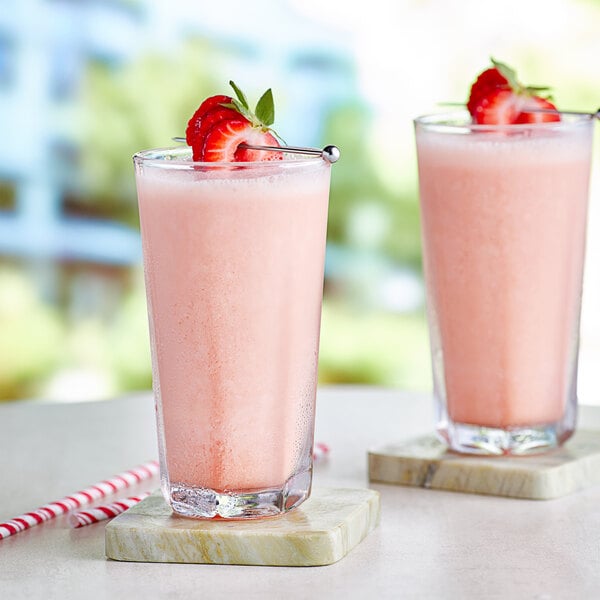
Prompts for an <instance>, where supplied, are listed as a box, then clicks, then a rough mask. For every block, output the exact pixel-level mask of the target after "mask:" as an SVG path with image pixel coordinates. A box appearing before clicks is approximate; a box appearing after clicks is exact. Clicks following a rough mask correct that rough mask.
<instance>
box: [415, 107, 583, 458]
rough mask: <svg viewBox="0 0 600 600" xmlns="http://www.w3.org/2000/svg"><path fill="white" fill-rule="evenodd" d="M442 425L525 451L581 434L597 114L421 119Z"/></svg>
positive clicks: (482, 445)
mask: <svg viewBox="0 0 600 600" xmlns="http://www.w3.org/2000/svg"><path fill="white" fill-rule="evenodd" d="M415 127H416V142H417V156H418V166H419V188H420V203H421V216H422V236H423V257H424V271H425V279H426V285H427V305H428V307H427V308H428V320H429V330H430V341H431V356H432V364H433V379H434V395H435V400H436V405H437V431H438V432H439V434H440V435H441V437H442V438H443V439H444V440H445V441H446V442H447V443H448V444H449V446H450V447H451V448H452V449H454V450H457V451H459V452H467V453H476V454H492V455H494V454H498V455H499V454H525V453H532V452H541V451H544V450H547V449H550V448H553V447H555V446H558V445H560V444H561V443H562V442H564V441H565V440H566V439H568V438H569V437H570V436H571V434H572V433H573V431H574V429H575V423H576V411H577V354H578V342H579V314H580V305H581V290H582V276H583V262H584V251H585V234H586V213H587V203H588V186H589V176H590V160H591V146H592V132H593V120H592V119H591V118H588V117H573V118H570V117H564V118H563V120H562V121H558V122H549V123H537V124H519V125H472V124H471V122H470V117H469V115H468V114H467V113H465V114H451V115H436V116H427V117H421V118H418V119H416V120H415Z"/></svg>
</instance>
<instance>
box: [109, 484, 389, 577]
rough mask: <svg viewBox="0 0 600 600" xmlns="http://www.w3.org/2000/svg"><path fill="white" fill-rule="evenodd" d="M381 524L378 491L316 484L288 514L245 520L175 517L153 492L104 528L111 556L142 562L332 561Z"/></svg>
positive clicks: (284, 563)
mask: <svg viewBox="0 0 600 600" xmlns="http://www.w3.org/2000/svg"><path fill="white" fill-rule="evenodd" d="M378 523H379V493H378V492H375V491H373V490H367V489H314V490H313V491H312V494H311V496H310V498H309V499H308V500H306V501H305V502H304V503H303V504H301V505H300V506H299V507H298V508H296V509H295V510H293V511H291V512H289V513H286V514H284V515H281V516H277V517H269V518H266V519H253V520H248V521H226V520H218V521H208V520H207V521H204V520H197V519H187V518H184V517H178V516H173V513H172V511H171V508H170V507H169V506H168V505H167V503H166V502H165V500H164V498H163V497H162V494H160V492H156V493H154V494H153V495H152V496H149V497H148V498H145V499H144V500H142V501H141V502H140V503H139V504H137V505H136V506H134V507H133V508H130V509H129V510H128V511H126V512H124V513H123V514H122V515H120V516H118V517H117V518H115V519H113V520H112V521H111V522H110V523H109V524H108V525H107V526H106V530H105V542H106V556H107V557H108V558H112V559H114V560H125V561H138V562H176V563H209V564H226V565H271V566H303V567H305V566H317V565H328V564H331V563H334V562H336V561H338V560H340V559H341V558H342V557H344V556H345V555H346V554H348V552H350V550H352V548H354V547H355V546H356V545H358V544H359V543H360V542H361V541H362V540H363V539H364V538H365V537H366V536H367V534H368V533H369V532H370V531H372V530H373V529H374V528H375V527H376V526H377V524H378Z"/></svg>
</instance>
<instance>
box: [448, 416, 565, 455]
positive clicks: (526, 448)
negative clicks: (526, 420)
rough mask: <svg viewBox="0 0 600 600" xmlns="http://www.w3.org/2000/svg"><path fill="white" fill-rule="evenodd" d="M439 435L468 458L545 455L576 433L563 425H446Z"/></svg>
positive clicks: (453, 448)
mask: <svg viewBox="0 0 600 600" xmlns="http://www.w3.org/2000/svg"><path fill="white" fill-rule="evenodd" d="M438 434H439V435H440V437H441V438H442V440H443V441H445V442H446V443H447V444H448V446H450V448H451V449H452V450H454V451H456V452H461V453H465V454H483V455H492V456H502V455H514V456H523V455H528V454H541V453H543V452H548V451H549V450H552V449H553V448H557V447H558V446H560V445H561V444H562V443H563V442H565V441H566V440H568V439H569V438H570V437H571V435H572V434H573V429H565V428H564V426H563V425H562V424H551V425H542V426H539V427H511V428H509V429H497V428H495V427H481V426H479V425H469V424H467V423H445V424H443V425H441V426H439V427H438Z"/></svg>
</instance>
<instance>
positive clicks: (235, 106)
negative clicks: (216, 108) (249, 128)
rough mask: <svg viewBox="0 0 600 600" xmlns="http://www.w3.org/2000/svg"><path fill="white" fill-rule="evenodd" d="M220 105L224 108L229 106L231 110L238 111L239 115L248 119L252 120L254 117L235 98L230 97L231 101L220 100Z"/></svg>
mask: <svg viewBox="0 0 600 600" xmlns="http://www.w3.org/2000/svg"><path fill="white" fill-rule="evenodd" d="M221 106H222V107H224V108H231V109H232V110H235V111H236V112H239V113H240V115H242V116H243V117H246V119H248V121H252V119H253V118H254V115H253V114H252V113H251V112H250V111H249V110H248V109H247V108H246V107H245V106H244V105H243V104H242V103H241V102H240V101H239V100H236V99H235V98H232V99H231V102H222V103H221Z"/></svg>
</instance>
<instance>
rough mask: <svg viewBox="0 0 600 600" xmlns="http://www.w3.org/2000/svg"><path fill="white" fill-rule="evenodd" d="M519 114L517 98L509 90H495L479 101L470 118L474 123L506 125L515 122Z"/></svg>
mask: <svg viewBox="0 0 600 600" xmlns="http://www.w3.org/2000/svg"><path fill="white" fill-rule="evenodd" d="M519 112H520V109H519V101H518V97H517V96H516V95H515V94H514V93H513V92H512V91H511V90H505V89H502V88H497V89H494V90H492V91H491V92H488V94H487V95H486V96H485V97H482V98H480V99H479V101H478V103H477V104H476V105H475V109H474V112H473V113H472V116H473V120H474V121H475V123H480V124H485V125H508V124H509V123H515V122H516V119H517V117H518V115H519Z"/></svg>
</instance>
